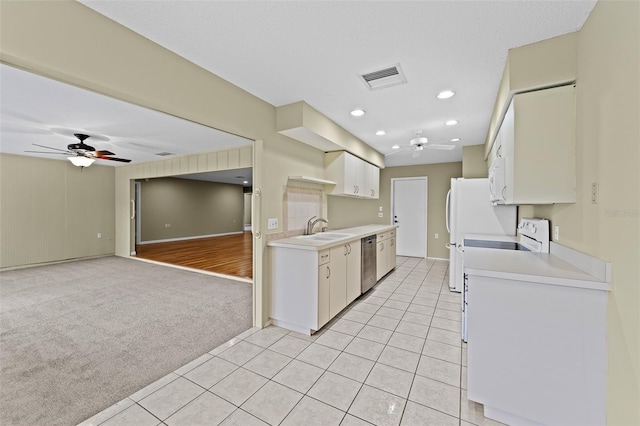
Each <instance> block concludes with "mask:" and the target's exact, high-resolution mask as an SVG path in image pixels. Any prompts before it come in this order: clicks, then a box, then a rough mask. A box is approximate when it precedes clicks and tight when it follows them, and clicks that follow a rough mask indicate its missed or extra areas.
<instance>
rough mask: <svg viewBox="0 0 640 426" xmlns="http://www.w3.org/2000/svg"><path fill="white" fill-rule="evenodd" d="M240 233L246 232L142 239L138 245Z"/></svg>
mask: <svg viewBox="0 0 640 426" xmlns="http://www.w3.org/2000/svg"><path fill="white" fill-rule="evenodd" d="M238 234H244V231H238V232H225V233H223V234H209V235H196V236H193V237H178V238H166V239H164V240H150V241H141V242H140V243H139V244H138V245H141V246H143V245H145V244H155V243H169V242H172V241H187V240H198V239H200V238H211V237H222V236H225V235H238Z"/></svg>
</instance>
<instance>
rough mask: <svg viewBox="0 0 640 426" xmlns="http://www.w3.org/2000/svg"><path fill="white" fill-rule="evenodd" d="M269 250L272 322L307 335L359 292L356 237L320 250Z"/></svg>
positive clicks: (333, 315) (358, 248) (318, 327)
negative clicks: (314, 272) (315, 272)
mask: <svg viewBox="0 0 640 426" xmlns="http://www.w3.org/2000/svg"><path fill="white" fill-rule="evenodd" d="M270 253H271V265H272V270H271V277H272V278H271V285H272V287H271V319H272V321H273V323H274V324H275V325H278V326H281V327H284V328H287V329H289V330H294V331H299V332H301V333H306V334H310V333H311V332H313V331H317V330H319V329H320V328H321V327H322V326H323V325H325V324H326V323H327V322H329V321H330V320H331V319H332V318H333V317H335V316H336V315H337V314H338V313H340V311H342V310H343V309H344V308H345V307H347V305H348V304H349V303H351V302H352V301H354V300H355V299H356V298H358V296H360V294H361V282H360V277H361V258H360V257H361V256H360V254H361V245H360V240H359V239H358V240H353V241H350V242H348V243H340V244H338V245H336V246H334V247H331V248H329V249H325V250H321V251H315V250H298V249H293V248H284V247H272V249H271V251H270ZM314 270H315V271H318V272H317V274H313V273H312V274H310V273H309V271H314Z"/></svg>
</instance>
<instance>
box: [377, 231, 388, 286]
mask: <svg viewBox="0 0 640 426" xmlns="http://www.w3.org/2000/svg"><path fill="white" fill-rule="evenodd" d="M384 244H385V241H379V242H378V243H377V251H376V280H380V278H382V277H383V276H384V274H385V269H386V267H387V258H386V256H387V253H386V252H385V251H384Z"/></svg>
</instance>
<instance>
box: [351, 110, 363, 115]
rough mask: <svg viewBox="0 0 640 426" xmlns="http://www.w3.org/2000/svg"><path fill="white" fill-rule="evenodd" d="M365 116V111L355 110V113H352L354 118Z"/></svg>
mask: <svg viewBox="0 0 640 426" xmlns="http://www.w3.org/2000/svg"><path fill="white" fill-rule="evenodd" d="M364 114H365V111H364V110H363V109H354V110H353V111H351V115H353V116H354V117H362V116H363V115H364Z"/></svg>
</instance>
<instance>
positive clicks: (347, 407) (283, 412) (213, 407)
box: [83, 257, 496, 426]
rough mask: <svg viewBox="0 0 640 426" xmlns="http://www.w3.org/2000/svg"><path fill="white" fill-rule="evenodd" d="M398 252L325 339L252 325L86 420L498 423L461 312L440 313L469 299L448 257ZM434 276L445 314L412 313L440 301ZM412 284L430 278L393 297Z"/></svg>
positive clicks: (321, 334)
mask: <svg viewBox="0 0 640 426" xmlns="http://www.w3.org/2000/svg"><path fill="white" fill-rule="evenodd" d="M397 260H398V267H397V268H396V270H395V271H394V272H392V273H391V274H390V275H389V276H387V277H386V278H385V279H384V280H382V281H381V282H380V283H379V284H378V285H377V286H376V287H374V289H373V290H372V291H370V292H369V293H368V294H366V295H364V296H363V297H361V298H359V299H358V300H356V301H354V302H353V303H352V304H351V306H349V307H348V308H347V309H346V310H345V311H343V312H342V313H341V314H340V315H339V318H336V319H335V320H334V321H332V322H331V323H330V324H328V325H327V327H325V329H323V330H321V331H320V332H319V333H316V335H314V336H313V337H314V338H313V339H310V338H309V337H308V336H304V335H301V334H299V333H294V332H288V331H287V330H284V329H279V328H277V327H268V328H266V329H264V330H261V331H256V329H252V330H253V331H252V332H251V333H243V334H241V335H240V336H238V337H236V338H235V339H233V340H232V341H231V342H228V343H225V344H224V345H222V346H221V348H216V349H213V350H212V351H211V352H209V354H207V356H206V357H205V358H202V357H201V358H202V359H199V362H192V363H190V364H187V366H184V367H182V368H180V369H178V370H176V371H175V372H173V373H170V374H169V375H168V376H167V378H166V380H162V379H161V380H159V381H157V382H156V383H154V384H152V385H149V386H148V387H147V388H145V389H143V390H141V391H138V392H136V393H135V394H133V395H132V396H131V397H129V398H126V399H125V400H123V401H121V402H119V403H118V404H116V405H114V406H112V407H109V408H107V409H106V410H104V411H103V412H101V413H98V414H97V415H96V416H94V417H92V418H91V419H88V420H87V421H85V422H83V425H89V424H93V425H101V424H108V425H118V424H125V423H126V422H129V421H135V422H139V424H155V425H163V424H166V425H171V424H185V422H186V423H190V424H197V423H198V422H199V421H203V422H206V424H208V425H215V424H222V425H233V424H242V425H251V424H256V425H264V424H271V425H300V424H304V425H322V426H324V425H329V424H332V425H345V426H348V425H371V424H373V425H413V424H438V425H484V424H496V423H495V422H493V421H490V420H489V419H486V418H484V416H483V415H482V406H481V405H479V404H476V403H474V402H471V401H468V400H467V396H466V372H467V369H466V345H464V344H463V343H462V341H461V339H460V327H459V324H460V322H459V320H458V321H456V319H457V318H454V317H452V316H450V315H449V313H450V312H451V313H453V311H449V310H446V312H447V313H446V314H445V316H446V317H447V318H440V317H438V316H437V314H439V313H441V312H442V310H441V309H442V307H443V306H446V307H447V308H452V307H453V306H452V305H453V303H454V302H455V300H456V299H458V298H459V297H460V295H459V294H458V293H451V292H449V288H448V285H447V283H448V275H447V271H448V262H446V261H441V260H425V259H416V258H407V257H398V259H397ZM434 277H438V278H437V280H438V282H439V284H437V286H438V291H439V293H437V294H435V296H436V297H435V300H434V302H435V303H434V304H436V303H437V304H438V307H437V308H436V316H433V317H431V316H430V315H424V314H420V313H416V312H412V310H411V308H410V307H412V306H413V307H417V308H429V307H428V306H424V305H421V304H417V303H415V302H419V303H423V302H424V298H423V297H422V296H420V294H433V293H432V292H431V291H432V290H433V289H434V285H435V284H434V280H435V278H434ZM404 280H409V281H410V282H411V283H412V284H411V285H412V286H415V285H416V284H415V283H416V282H417V283H418V284H417V285H418V286H419V287H417V288H415V289H412V290H414V291H416V294H417V295H415V296H413V299H412V300H407V301H406V302H401V303H402V304H401V305H399V304H397V303H391V304H392V305H393V307H390V306H389V305H386V303H387V302H394V301H395V300H394V299H395V298H394V295H395V296H398V295H404V294H405V293H406V289H407V286H406V283H405V282H404ZM427 289H428V290H430V291H427ZM396 290H400V292H398V293H396ZM403 299H404V298H403ZM372 301H373V302H374V303H371V302H372ZM383 305H385V306H383ZM430 309H432V310H433V308H432V307H431V308H430ZM394 317H395V318H394ZM401 318H402V320H401ZM425 320H428V321H425ZM412 321H413V322H412ZM365 323H366V325H365ZM140 396H144V398H140ZM391 406H392V407H393V409H390V408H389V407H391Z"/></svg>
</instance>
